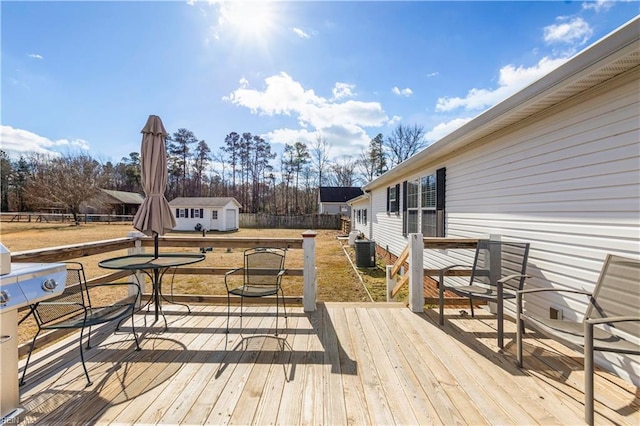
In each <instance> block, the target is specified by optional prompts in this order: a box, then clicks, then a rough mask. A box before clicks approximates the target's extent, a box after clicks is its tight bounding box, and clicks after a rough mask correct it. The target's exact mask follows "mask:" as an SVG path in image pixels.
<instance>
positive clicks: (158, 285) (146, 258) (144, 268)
mask: <svg viewBox="0 0 640 426" xmlns="http://www.w3.org/2000/svg"><path fill="white" fill-rule="evenodd" d="M204 259H205V256H204V255H203V254H189V253H160V254H158V256H157V257H156V256H154V255H153V254H131V255H127V256H121V257H114V258H112V259H105V260H103V261H101V262H99V263H98V266H100V267H101V268H105V269H117V270H127V271H140V272H143V273H144V274H146V275H147V276H148V277H149V278H150V279H151V284H152V293H151V297H150V298H149V301H148V302H147V305H149V304H151V303H153V305H154V307H155V321H154V323H156V322H157V321H158V316H159V314H162V317H163V318H164V325H165V329H167V328H168V325H167V318H166V317H165V315H164V312H162V304H161V299H165V300H167V299H166V298H165V297H164V296H163V295H162V278H163V277H164V274H165V273H166V272H167V271H168V270H169V269H170V268H174V267H177V266H183V265H189V264H192V263H197V262H201V261H203V260H204ZM167 301H168V300H167ZM187 308H188V306H187Z"/></svg>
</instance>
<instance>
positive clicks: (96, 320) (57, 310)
mask: <svg viewBox="0 0 640 426" xmlns="http://www.w3.org/2000/svg"><path fill="white" fill-rule="evenodd" d="M65 263H66V265H67V279H66V287H65V290H64V293H63V294H62V295H61V296H60V297H58V298H56V299H55V300H54V301H46V302H40V303H37V304H35V305H33V306H31V312H30V313H33V317H34V319H35V322H36V325H37V326H38V331H37V332H36V335H35V336H34V337H33V341H32V342H31V348H30V349H29V355H27V361H26V363H25V365H24V370H23V371H22V378H21V380H20V384H21V385H23V384H24V383H25V381H24V379H25V376H26V374H27V368H28V367H29V360H30V359H31V354H32V353H33V350H34V349H35V345H36V339H37V337H38V335H39V334H40V332H41V331H42V330H53V329H64V328H66V329H73V328H79V329H80V339H79V343H80V359H81V360H82V368H83V369H84V374H85V376H86V377H87V386H91V385H92V384H93V383H92V382H91V379H90V378H89V372H88V371H87V367H86V365H85V362H84V350H83V344H82V339H83V337H84V334H85V329H87V330H88V331H87V347H86V348H87V349H90V348H91V327H92V326H95V325H100V324H105V323H107V322H111V321H118V324H117V326H116V330H118V329H119V327H120V322H121V321H122V320H123V319H125V318H126V317H127V316H131V327H132V333H133V337H134V339H135V342H136V350H137V351H139V350H140V344H139V342H138V336H137V335H136V329H135V325H134V321H133V313H134V311H135V309H136V302H137V300H138V298H139V297H140V286H139V285H138V284H137V283H107V284H94V285H88V284H87V280H86V276H85V273H84V268H83V266H82V264H81V263H78V262H65ZM118 286H119V287H133V289H134V290H135V293H134V295H135V297H133V296H129V297H128V298H127V299H125V301H121V302H118V303H115V304H111V305H105V306H94V305H92V303H91V297H90V295H91V293H93V290H94V289H97V288H105V287H118ZM131 299H133V300H131ZM27 316H28V315H27ZM26 318H27V317H24V318H23V319H22V320H20V322H22V321H24V320H25V319H26Z"/></svg>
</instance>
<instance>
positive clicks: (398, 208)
mask: <svg viewBox="0 0 640 426" xmlns="http://www.w3.org/2000/svg"><path fill="white" fill-rule="evenodd" d="M393 211H394V212H396V213H397V214H400V184H399V183H397V184H396V205H395V208H394V209H393Z"/></svg>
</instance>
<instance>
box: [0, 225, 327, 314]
mask: <svg viewBox="0 0 640 426" xmlns="http://www.w3.org/2000/svg"><path fill="white" fill-rule="evenodd" d="M316 235H317V233H316V232H315V231H306V232H304V233H303V234H302V235H301V238H247V237H244V238H240V237H236V238H232V237H183V236H180V237H173V236H164V237H160V238H159V239H158V245H159V246H160V247H163V248H164V247H189V248H204V247H218V248H220V247H222V248H252V247H274V248H287V249H302V250H303V251H304V264H303V268H287V271H286V273H285V275H288V276H298V277H300V276H301V277H303V281H304V286H303V295H302V303H303V306H304V310H305V311H307V312H312V311H315V309H316V305H315V299H316V260H315V236H316ZM145 247H153V239H152V238H151V237H147V236H144V235H143V234H141V233H138V232H132V233H130V235H129V236H128V237H124V238H116V239H112V240H103V241H92V242H89V243H82V244H73V245H66V246H59V247H50V248H45V249H35V250H28V251H21V252H14V253H12V255H11V261H12V262H62V261H65V260H70V259H78V258H81V257H84V256H92V255H96V254H103V253H109V252H114V251H119V250H123V249H127V250H128V251H129V253H130V254H134V253H141V252H143V250H144V248H145ZM228 269H229V268H228V267H226V268H216V267H207V266H188V267H181V268H176V271H175V273H176V274H178V275H180V274H184V275H224V274H225V273H226V272H227V271H228ZM127 276H131V277H132V279H133V275H132V274H131V273H130V272H126V271H116V272H112V273H109V274H105V275H101V276H99V277H96V278H93V279H91V280H90V283H95V284H97V283H105V282H110V281H114V280H118V279H122V278H124V277H127ZM177 296H178V298H180V299H182V300H185V298H188V297H189V296H188V295H177ZM196 299H197V301H202V300H203V298H202V297H201V296H196ZM209 300H215V297H212V298H209Z"/></svg>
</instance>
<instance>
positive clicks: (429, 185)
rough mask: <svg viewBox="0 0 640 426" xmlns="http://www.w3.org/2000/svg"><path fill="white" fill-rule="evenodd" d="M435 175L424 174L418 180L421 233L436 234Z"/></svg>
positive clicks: (428, 235)
mask: <svg viewBox="0 0 640 426" xmlns="http://www.w3.org/2000/svg"><path fill="white" fill-rule="evenodd" d="M436 196H437V192H436V175H435V174H432V175H429V176H424V177H423V178H422V179H421V180H420V198H421V206H420V207H421V208H422V235H424V236H425V237H435V236H437V221H436V198H437V197H436Z"/></svg>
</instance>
